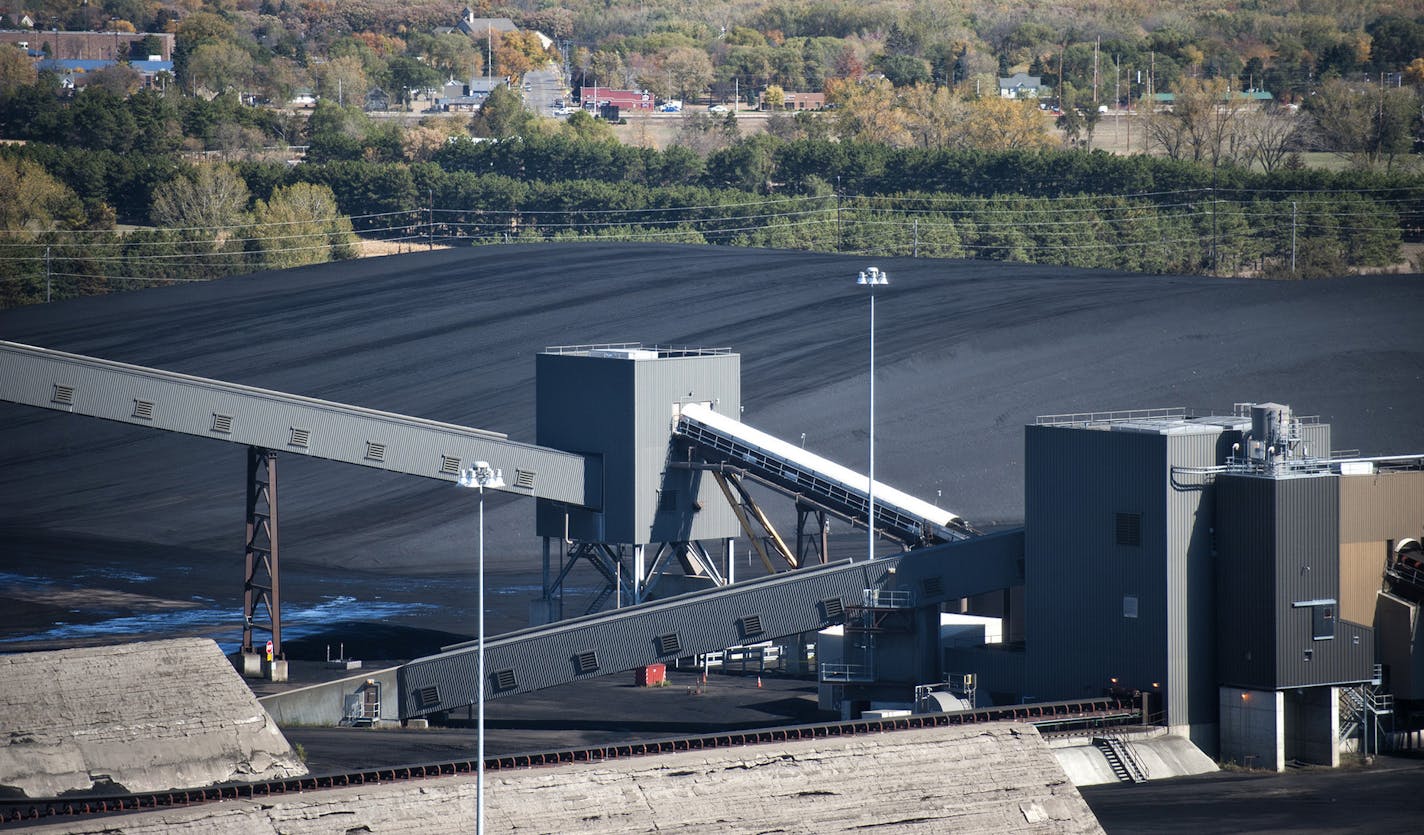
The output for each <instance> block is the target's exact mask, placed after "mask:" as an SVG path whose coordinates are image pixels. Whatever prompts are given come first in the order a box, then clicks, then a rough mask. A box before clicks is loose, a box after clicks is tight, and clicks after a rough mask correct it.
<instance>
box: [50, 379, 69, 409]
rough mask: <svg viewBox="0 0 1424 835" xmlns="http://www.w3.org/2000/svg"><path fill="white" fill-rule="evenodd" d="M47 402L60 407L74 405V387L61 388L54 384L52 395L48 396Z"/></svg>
mask: <svg viewBox="0 0 1424 835" xmlns="http://www.w3.org/2000/svg"><path fill="white" fill-rule="evenodd" d="M49 402H51V403H58V404H59V405H61V406H73V405H74V386H61V385H60V384H59V383H55V384H54V393H53V394H51V395H50V396H49Z"/></svg>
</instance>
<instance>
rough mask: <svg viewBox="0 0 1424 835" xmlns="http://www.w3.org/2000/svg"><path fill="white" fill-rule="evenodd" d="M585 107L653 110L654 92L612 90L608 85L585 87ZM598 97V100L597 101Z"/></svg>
mask: <svg viewBox="0 0 1424 835" xmlns="http://www.w3.org/2000/svg"><path fill="white" fill-rule="evenodd" d="M582 92H583V99H582V101H583V106H584V107H585V108H590V109H591V108H593V107H594V106H595V105H597V106H598V107H604V106H608V107H616V108H618V109H619V110H652V109H653V94H652V93H649V92H648V91H647V90H610V89H608V88H606V87H585V88H583V91H582ZM595 99H597V101H595Z"/></svg>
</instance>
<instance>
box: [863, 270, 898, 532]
mask: <svg viewBox="0 0 1424 835" xmlns="http://www.w3.org/2000/svg"><path fill="white" fill-rule="evenodd" d="M855 283H856V284H859V285H861V286H863V287H869V288H870V290H869V292H870V489H869V491H868V492H867V494H866V496H867V499H868V502H867V504H868V506H869V507H868V510H869V513H867V514H866V517H865V521H866V525H865V529H866V531H867V532H868V537H867V544H866V554H867V557H868V558H869V559H872V560H873V559H875V288H876V287H880V286H883V285H886V284H889V283H890V276H889V275H888V274H886V273H882V272H881V271H880V268H878V267H866V268H865V269H864V270H862V271H861V273H860V276H859V277H858V278H857V279H856V280H855Z"/></svg>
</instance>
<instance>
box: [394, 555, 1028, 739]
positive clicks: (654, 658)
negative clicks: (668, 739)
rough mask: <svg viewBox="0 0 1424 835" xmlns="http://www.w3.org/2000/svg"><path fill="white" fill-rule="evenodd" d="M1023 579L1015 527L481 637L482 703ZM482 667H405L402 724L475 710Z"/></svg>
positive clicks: (442, 658) (456, 651)
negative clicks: (880, 593)
mask: <svg viewBox="0 0 1424 835" xmlns="http://www.w3.org/2000/svg"><path fill="white" fill-rule="evenodd" d="M1022 583H1023V531H1022V530H1016V531H1009V532H1004V533H999V534H993V535H989V536H981V537H975V538H973V539H971V540H968V541H965V542H958V543H949V544H946V545H942V546H939V547H935V548H926V549H922V550H919V551H912V552H910V553H907V554H902V555H896V556H893V557H887V558H883V559H877V560H874V561H862V562H855V563H852V562H840V563H832V564H831V565H824V566H815V567H811V568H803V569H799V570H797V571H792V572H787V573H783V574H774V575H771V576H769V577H762V578H759V579H757V580H751V581H748V582H744V583H737V584H736V585H732V586H726V587H723V588H719V589H712V590H709V591H701V592H693V593H691V594H684V595H679V596H677V597H669V598H667V599H665V600H658V601H654V602H651V603H644V604H641V605H638V606H630V607H628V608H625V609H616V610H614V611H611V612H602V613H599V614H595V615H588V616H586V617H582V618H576V619H573V620H566V621H562V622H560V623H556V624H552V625H549V626H541V627H535V628H533V629H526V630H521V631H519V632H511V633H508V634H505V635H500V636H498V637H495V638H491V639H488V640H486V641H485V681H486V687H485V698H487V699H495V698H499V697H501V696H512V695H515V694H518V693H529V692H532V691H535V690H542V689H544V688H546V687H554V686H557V685H560V684H567V683H569V682H572V681H578V680H580V679H588V678H596V677H598V676H603V675H609V674H612V673H619V672H624V671H626V670H632V669H635V668H637V667H641V666H643V665H645V664H654V663H658V662H671V661H673V660H675V659H678V658H685V657H688V656H692V655H698V654H700V653H704V652H716V651H719V650H722V649H725V648H726V647H731V646H738V645H741V644H750V643H756V642H759V641H769V640H774V639H778V638H785V637H787V636H790V635H799V634H802V633H807V632H815V631H817V630H820V629H823V628H825V627H826V626H829V625H831V624H834V623H841V622H843V620H844V612H845V609H846V608H847V607H848V606H852V605H856V604H858V603H859V602H860V601H861V599H862V596H863V593H864V591H865V590H866V589H886V588H899V589H904V590H906V591H908V592H909V594H910V599H911V600H913V601H914V603H915V605H919V606H936V605H938V604H940V603H943V602H945V601H946V600H955V599H958V598H960V597H968V596H972V595H976V594H981V593H983V592H987V591H994V590H997V589H1005V588H1009V587H1010V586H1013V585H1021V584H1022ZM478 663H479V660H478V653H477V649H476V645H475V644H474V643H473V642H471V643H466V644H461V645H459V646H457V647H450V648H447V650H446V651H445V652H442V653H440V654H439V655H432V656H428V657H426V658H419V659H416V660H414V661H411V662H410V663H409V664H406V665H405V666H404V667H401V668H400V670H399V671H398V678H399V685H400V712H401V718H403V719H405V718H410V717H413V716H422V715H426V714H430V713H437V712H440V711H447V710H454V709H456V708H461V707H464V706H465V705H469V704H473V703H474V702H475V701H476V693H475V682H476V679H477V677H478Z"/></svg>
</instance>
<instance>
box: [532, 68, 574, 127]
mask: <svg viewBox="0 0 1424 835" xmlns="http://www.w3.org/2000/svg"><path fill="white" fill-rule="evenodd" d="M564 92H565V88H564V78H563V73H561V72H560V71H559V70H557V69H555V68H554V67H553V66H552V65H551V66H549V67H547V68H545V69H542V70H531V71H529V72H527V73H525V74H524V106H525V107H526V108H528V109H529V110H532V111H533V112H535V113H537V114H539V115H540V116H553V115H554V102H555V101H556V100H558V99H561V98H564Z"/></svg>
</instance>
